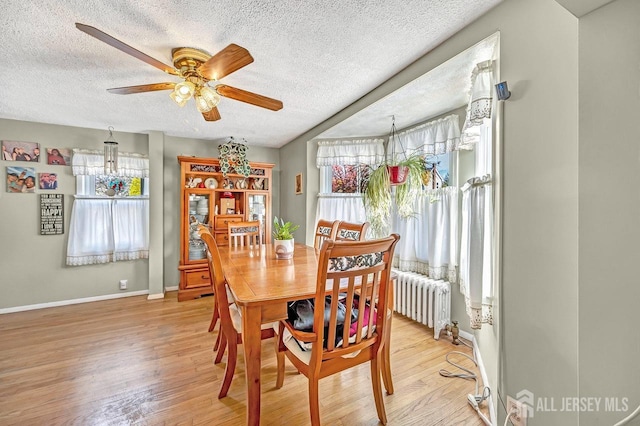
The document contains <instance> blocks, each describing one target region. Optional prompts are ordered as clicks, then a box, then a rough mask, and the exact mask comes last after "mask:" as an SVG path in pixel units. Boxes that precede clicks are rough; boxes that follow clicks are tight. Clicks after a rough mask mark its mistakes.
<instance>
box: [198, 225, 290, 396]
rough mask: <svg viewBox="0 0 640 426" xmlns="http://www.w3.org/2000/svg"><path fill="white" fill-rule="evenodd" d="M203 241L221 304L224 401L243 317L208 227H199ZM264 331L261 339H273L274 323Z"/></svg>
mask: <svg viewBox="0 0 640 426" xmlns="http://www.w3.org/2000/svg"><path fill="white" fill-rule="evenodd" d="M198 232H199V233H200V238H202V240H203V241H204V243H205V247H206V248H207V260H208V262H209V277H210V279H211V283H212V284H213V289H214V292H215V297H216V300H217V302H218V303H217V305H218V312H219V316H220V347H219V349H218V354H217V355H216V360H215V363H218V362H220V359H221V358H222V354H223V353H224V351H225V348H226V349H227V366H226V369H225V372H224V379H223V380H222V385H221V386H220V392H219V393H218V398H219V399H220V398H224V397H225V396H227V392H228V391H229V387H230V386H231V380H232V379H233V374H234V372H235V369H236V361H237V359H238V345H239V344H242V317H241V315H240V310H239V309H238V307H237V306H236V304H235V303H233V302H229V299H228V297H227V282H226V279H225V277H224V272H223V270H222V261H221V259H220V252H219V251H218V246H217V245H216V242H215V240H214V238H213V235H211V232H210V231H209V229H208V228H207V227H205V226H200V227H198ZM261 328H262V330H261V338H262V339H267V338H270V337H274V335H275V332H274V323H269V324H263V325H262V327H261ZM277 349H278V348H277V345H276V358H277V365H278V370H280V369H284V355H283V354H281V353H280V352H279V351H278V350H277Z"/></svg>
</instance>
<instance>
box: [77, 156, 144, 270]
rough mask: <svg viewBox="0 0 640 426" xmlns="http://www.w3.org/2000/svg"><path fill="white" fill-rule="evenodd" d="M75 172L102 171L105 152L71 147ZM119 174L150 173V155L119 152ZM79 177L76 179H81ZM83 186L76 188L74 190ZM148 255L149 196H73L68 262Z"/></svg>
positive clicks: (78, 189) (114, 259)
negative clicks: (148, 156)
mask: <svg viewBox="0 0 640 426" xmlns="http://www.w3.org/2000/svg"><path fill="white" fill-rule="evenodd" d="M72 165H73V166H72V170H73V174H74V175H75V176H81V175H85V176H95V175H103V174H104V154H103V153H102V152H100V151H87V150H77V149H74V150H73V159H72ZM118 176H127V177H141V178H147V177H148V176H149V159H148V158H147V157H146V156H144V155H140V154H128V153H125V154H122V153H119V154H118ZM80 181H81V180H79V182H80ZM85 189H86V188H80V187H78V188H76V194H78V193H84V192H85ZM148 257H149V200H148V199H144V198H131V197H123V198H106V197H105V198H99V197H93V198H76V199H75V200H74V203H73V207H72V211H71V221H70V224H69V240H68V244H67V265H70V266H79V265H91V264H97V263H108V262H115V261H119V260H136V259H147V258H148Z"/></svg>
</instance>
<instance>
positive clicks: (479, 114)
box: [460, 61, 494, 149]
mask: <svg viewBox="0 0 640 426" xmlns="http://www.w3.org/2000/svg"><path fill="white" fill-rule="evenodd" d="M493 64H494V63H493V61H484V62H480V63H479V64H477V65H476V66H475V68H474V69H473V72H472V73H471V90H470V91H469V105H468V106H467V116H466V118H465V121H464V125H463V126H462V135H461V136H460V140H461V143H460V149H473V144H475V143H477V142H478V141H479V140H480V126H482V124H483V123H484V122H485V120H490V119H491V105H492V102H493Z"/></svg>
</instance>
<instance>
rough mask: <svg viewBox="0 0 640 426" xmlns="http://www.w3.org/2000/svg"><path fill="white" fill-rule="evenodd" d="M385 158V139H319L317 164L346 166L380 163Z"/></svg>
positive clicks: (319, 165) (320, 165)
mask: <svg viewBox="0 0 640 426" xmlns="http://www.w3.org/2000/svg"><path fill="white" fill-rule="evenodd" d="M383 160H384V140H382V139H357V140H326V141H318V153H317V157H316V165H317V166H318V167H322V166H345V165H356V164H369V165H374V164H380V163H381V162H382V161H383Z"/></svg>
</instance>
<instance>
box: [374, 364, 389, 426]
mask: <svg viewBox="0 0 640 426" xmlns="http://www.w3.org/2000/svg"><path fill="white" fill-rule="evenodd" d="M380 358H382V356H379V357H376V358H373V359H371V383H372V385H373V398H374V399H375V400H376V411H377V412H378V419H380V422H381V423H382V424H383V425H386V424H387V413H386V411H385V409H384V400H383V399H382V383H381V382H380V375H381V371H380V361H381V359H380Z"/></svg>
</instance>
